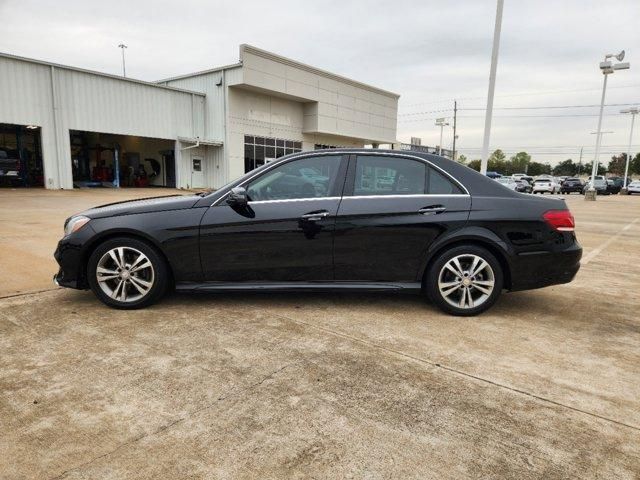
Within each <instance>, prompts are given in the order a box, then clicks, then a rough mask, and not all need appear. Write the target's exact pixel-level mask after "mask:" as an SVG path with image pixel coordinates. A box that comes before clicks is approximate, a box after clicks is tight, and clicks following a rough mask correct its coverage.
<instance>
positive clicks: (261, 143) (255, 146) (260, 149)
mask: <svg viewBox="0 0 640 480" xmlns="http://www.w3.org/2000/svg"><path fill="white" fill-rule="evenodd" d="M301 151H302V142H296V141H293V140H284V139H281V138H268V137H254V136H253V135H245V136H244V171H245V173H246V172H250V171H251V170H253V169H254V168H258V167H259V166H261V165H264V164H265V163H266V162H270V161H271V160H275V159H276V158H280V157H282V156H284V155H289V154H290V153H296V152H301Z"/></svg>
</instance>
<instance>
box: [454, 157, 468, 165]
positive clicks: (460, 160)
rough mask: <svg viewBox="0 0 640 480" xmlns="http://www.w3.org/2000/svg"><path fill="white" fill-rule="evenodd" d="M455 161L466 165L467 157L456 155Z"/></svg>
mask: <svg viewBox="0 0 640 480" xmlns="http://www.w3.org/2000/svg"><path fill="white" fill-rule="evenodd" d="M456 161H457V162H458V163H461V164H463V165H466V164H467V157H465V156H464V155H458V158H457V159H456Z"/></svg>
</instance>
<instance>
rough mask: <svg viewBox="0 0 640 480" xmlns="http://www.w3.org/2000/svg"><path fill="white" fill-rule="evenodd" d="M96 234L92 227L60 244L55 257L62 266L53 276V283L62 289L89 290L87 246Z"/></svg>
mask: <svg viewBox="0 0 640 480" xmlns="http://www.w3.org/2000/svg"><path fill="white" fill-rule="evenodd" d="M94 234H95V232H94V230H93V229H92V228H91V226H90V225H85V226H84V227H83V228H82V229H81V230H80V231H79V232H76V233H74V234H71V235H69V236H68V237H64V238H63V239H62V240H60V241H59V242H58V246H57V248H56V251H55V252H54V254H53V257H54V258H55V259H56V262H58V265H59V266H60V268H59V270H58V273H56V274H55V275H54V276H53V283H54V284H56V285H58V286H60V287H67V288H76V289H79V290H85V289H87V288H89V285H88V283H87V279H86V272H85V269H86V266H85V263H86V255H85V254H86V246H87V244H88V243H89V239H90V238H91V237H92V236H93V235H94Z"/></svg>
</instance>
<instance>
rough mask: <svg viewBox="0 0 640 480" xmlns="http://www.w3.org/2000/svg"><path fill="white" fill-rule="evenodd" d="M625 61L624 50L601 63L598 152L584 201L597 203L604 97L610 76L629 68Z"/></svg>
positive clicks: (610, 55) (606, 57)
mask: <svg viewBox="0 0 640 480" xmlns="http://www.w3.org/2000/svg"><path fill="white" fill-rule="evenodd" d="M610 58H615V59H616V60H618V62H620V63H612V62H611V60H609V59H610ZM623 59H624V50H622V51H621V52H620V53H618V54H617V55H616V54H613V53H608V54H607V55H605V56H604V61H603V62H600V70H601V71H602V74H603V75H604V83H603V85H602V98H601V100H600V114H599V116H598V130H597V134H596V152H595V155H594V159H593V167H592V169H591V182H590V183H589V188H588V189H587V191H586V193H585V195H584V199H585V200H592V201H595V199H596V188H595V184H594V182H595V179H596V174H597V173H598V161H599V160H600V143H601V139H602V135H601V133H600V132H601V130H602V112H603V110H604V97H605V95H606V93H607V78H608V76H609V75H610V74H612V73H613V72H615V71H616V70H627V69H628V68H629V62H624V63H623V62H622V60H623Z"/></svg>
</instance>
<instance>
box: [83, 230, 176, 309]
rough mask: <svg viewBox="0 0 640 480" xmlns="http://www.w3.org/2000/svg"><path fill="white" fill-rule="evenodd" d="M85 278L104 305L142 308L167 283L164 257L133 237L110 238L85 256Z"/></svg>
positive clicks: (165, 288)
mask: <svg viewBox="0 0 640 480" xmlns="http://www.w3.org/2000/svg"><path fill="white" fill-rule="evenodd" d="M87 279H88V280H89V286H90V287H91V290H93V293H94V294H95V295H96V296H97V297H98V298H99V299H100V300H101V301H102V302H103V303H105V304H106V305H108V306H110V307H114V308H120V309H135V308H143V307H146V306H148V305H151V304H152V303H155V302H157V301H158V300H159V299H160V297H162V295H164V293H165V292H166V290H167V287H168V285H169V270H168V268H167V265H166V262H165V260H164V258H162V256H161V255H160V254H159V253H158V252H157V251H156V249H155V248H153V247H151V246H150V245H148V244H147V243H145V242H143V241H140V240H137V239H135V238H127V237H121V238H113V239H110V240H107V241H106V242H104V243H102V244H100V245H99V246H98V247H97V248H96V249H95V250H94V251H93V253H92V254H91V256H90V257H89V262H88V264H87Z"/></svg>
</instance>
